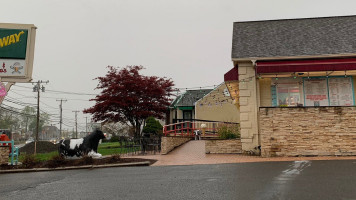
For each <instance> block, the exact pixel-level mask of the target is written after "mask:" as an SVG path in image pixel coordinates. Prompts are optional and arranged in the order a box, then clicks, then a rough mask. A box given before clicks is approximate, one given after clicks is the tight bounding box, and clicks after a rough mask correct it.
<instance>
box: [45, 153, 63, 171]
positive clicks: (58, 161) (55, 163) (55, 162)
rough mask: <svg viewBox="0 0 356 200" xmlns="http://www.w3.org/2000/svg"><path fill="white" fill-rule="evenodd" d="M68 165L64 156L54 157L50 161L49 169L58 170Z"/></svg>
mask: <svg viewBox="0 0 356 200" xmlns="http://www.w3.org/2000/svg"><path fill="white" fill-rule="evenodd" d="M65 163H66V159H65V158H64V157H63V156H60V155H55V156H52V157H51V159H50V160H48V167H49V168H56V167H60V166H62V165H64V164H65Z"/></svg>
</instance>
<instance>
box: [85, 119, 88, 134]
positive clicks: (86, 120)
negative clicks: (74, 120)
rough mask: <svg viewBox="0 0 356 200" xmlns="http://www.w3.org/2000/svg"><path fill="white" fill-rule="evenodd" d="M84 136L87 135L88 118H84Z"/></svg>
mask: <svg viewBox="0 0 356 200" xmlns="http://www.w3.org/2000/svg"><path fill="white" fill-rule="evenodd" d="M85 134H86V135H88V117H85Z"/></svg>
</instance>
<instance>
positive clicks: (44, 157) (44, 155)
mask: <svg viewBox="0 0 356 200" xmlns="http://www.w3.org/2000/svg"><path fill="white" fill-rule="evenodd" d="M56 155H58V151H53V152H50V153H38V154H36V156H35V157H34V158H35V159H36V160H38V161H47V160H50V159H51V158H52V157H53V156H56ZM25 157H26V154H20V156H19V162H23V161H24V159H25ZM10 160H11V158H10V159H9V162H10Z"/></svg>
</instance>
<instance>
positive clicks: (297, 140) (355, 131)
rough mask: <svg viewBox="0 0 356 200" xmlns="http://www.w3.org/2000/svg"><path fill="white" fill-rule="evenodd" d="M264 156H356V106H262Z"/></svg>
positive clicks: (262, 148) (262, 147) (261, 122)
mask: <svg viewBox="0 0 356 200" xmlns="http://www.w3.org/2000/svg"><path fill="white" fill-rule="evenodd" d="M259 117H260V118H259V119H260V134H261V155H262V156H264V157H269V156H311V155H313V156H325V155H356V107H300V108H299V107H293V108H291V107H289V108H260V110H259Z"/></svg>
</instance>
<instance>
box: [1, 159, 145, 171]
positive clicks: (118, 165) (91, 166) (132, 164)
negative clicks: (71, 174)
mask: <svg viewBox="0 0 356 200" xmlns="http://www.w3.org/2000/svg"><path fill="white" fill-rule="evenodd" d="M149 165H150V162H149V161H143V162H134V163H118V164H108V165H83V166H73V167H58V168H33V169H9V170H0V174H6V173H24V172H45V171H58V170H74V169H95V168H108V167H134V166H149Z"/></svg>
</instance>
